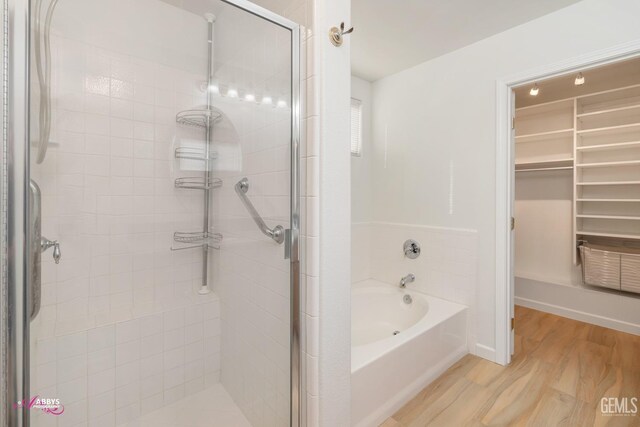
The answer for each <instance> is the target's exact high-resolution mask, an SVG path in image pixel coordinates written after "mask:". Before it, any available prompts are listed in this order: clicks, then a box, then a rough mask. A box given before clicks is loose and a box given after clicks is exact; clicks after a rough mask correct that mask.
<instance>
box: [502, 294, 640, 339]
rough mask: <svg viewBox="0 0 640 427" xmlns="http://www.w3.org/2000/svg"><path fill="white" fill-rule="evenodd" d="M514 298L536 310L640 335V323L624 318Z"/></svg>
mask: <svg viewBox="0 0 640 427" xmlns="http://www.w3.org/2000/svg"><path fill="white" fill-rule="evenodd" d="M514 299H515V303H516V305H521V306H523V307H527V308H533V309H534V310H540V311H544V312H545V313H551V314H555V315H557V316H562V317H567V318H569V319H573V320H579V321H581V322H586V323H591V324H593V325H598V326H602V327H604V328H609V329H615V330H616V331H621V332H627V333H629V334H635V335H640V325H637V324H634V323H629V322H624V321H622V320H617V319H612V318H609V317H604V316H598V315H596V314H591V313H585V312H584V311H579V310H574V309H571V308H567V307H561V306H558V305H554V304H549V303H546V302H542V301H536V300H532V299H528V298H521V297H515V298H514Z"/></svg>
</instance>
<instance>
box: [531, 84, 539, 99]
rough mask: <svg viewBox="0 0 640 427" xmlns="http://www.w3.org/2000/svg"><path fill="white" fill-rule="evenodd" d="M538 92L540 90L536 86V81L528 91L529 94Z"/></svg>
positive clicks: (533, 94) (534, 94)
mask: <svg viewBox="0 0 640 427" xmlns="http://www.w3.org/2000/svg"><path fill="white" fill-rule="evenodd" d="M538 92H540V88H539V87H538V84H537V83H534V84H533V87H532V88H531V90H530V91H529V95H531V96H538Z"/></svg>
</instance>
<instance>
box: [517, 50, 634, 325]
mask: <svg viewBox="0 0 640 427" xmlns="http://www.w3.org/2000/svg"><path fill="white" fill-rule="evenodd" d="M515 95H516V114H515V121H514V130H515V138H514V141H515V206H514V212H515V218H514V219H515V224H514V226H515V258H514V273H515V302H516V304H518V305H523V306H527V307H530V308H535V309H538V310H542V311H547V312H551V313H554V314H559V315H562V316H565V317H570V318H574V319H577V320H582V321H586V322H591V323H595V324H599V325H601V326H606V327H610V328H613V329H618V330H622V331H625V332H631V333H636V334H638V333H640V330H639V328H640V326H639V325H640V313H638V310H637V309H636V308H635V306H637V304H638V299H640V59H630V60H626V61H620V62H616V63H612V64H609V65H606V66H603V67H599V68H594V69H586V70H580V71H577V72H576V73H572V74H570V75H564V76H561V77H556V78H552V79H549V80H544V81H539V82H533V83H531V84H528V85H524V86H521V87H519V88H518V89H517V90H516V91H515Z"/></svg>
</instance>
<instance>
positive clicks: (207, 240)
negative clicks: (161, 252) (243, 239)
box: [171, 231, 222, 251]
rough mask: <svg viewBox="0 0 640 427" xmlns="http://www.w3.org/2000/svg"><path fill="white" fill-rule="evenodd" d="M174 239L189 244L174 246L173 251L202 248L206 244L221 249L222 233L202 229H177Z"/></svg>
mask: <svg viewBox="0 0 640 427" xmlns="http://www.w3.org/2000/svg"><path fill="white" fill-rule="evenodd" d="M173 241H174V242H176V243H180V244H183V245H188V246H178V247H172V248H171V250H172V251H181V250H184V249H194V248H202V247H203V246H205V245H206V246H208V247H210V248H213V249H220V242H221V241H222V234H220V233H211V232H202V231H176V232H175V233H173Z"/></svg>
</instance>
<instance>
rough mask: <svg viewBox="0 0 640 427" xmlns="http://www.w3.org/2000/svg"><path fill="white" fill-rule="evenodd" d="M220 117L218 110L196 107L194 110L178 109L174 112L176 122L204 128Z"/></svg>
mask: <svg viewBox="0 0 640 427" xmlns="http://www.w3.org/2000/svg"><path fill="white" fill-rule="evenodd" d="M221 118H222V114H221V113H219V112H218V111H215V110H212V109H207V108H198V109H194V110H185V111H180V112H179V113H178V114H176V122H177V123H178V124H181V125H185V126H195V127H200V128H206V127H208V126H211V125H212V124H214V123H216V122H217V121H219V120H220V119H221Z"/></svg>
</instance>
